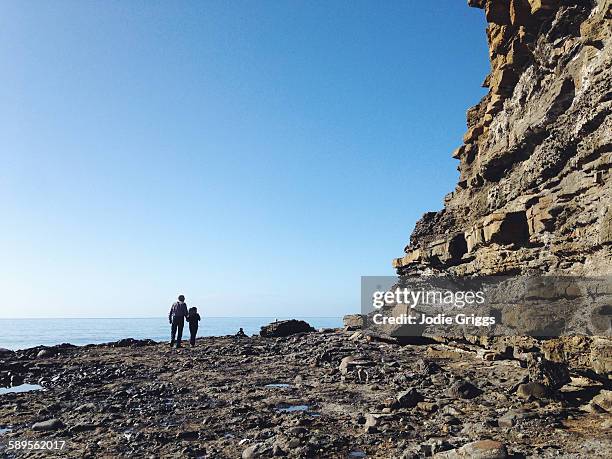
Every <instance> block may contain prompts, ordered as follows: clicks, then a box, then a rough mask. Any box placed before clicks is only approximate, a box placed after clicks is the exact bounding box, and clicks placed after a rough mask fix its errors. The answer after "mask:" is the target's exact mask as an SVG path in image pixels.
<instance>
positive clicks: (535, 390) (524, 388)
mask: <svg viewBox="0 0 612 459" xmlns="http://www.w3.org/2000/svg"><path fill="white" fill-rule="evenodd" d="M516 395H518V396H519V397H521V398H525V399H527V398H529V397H535V398H542V397H546V396H547V395H548V390H547V389H546V387H545V386H543V385H542V384H540V383H538V382H533V381H532V382H528V383H526V384H521V385H519V386H518V388H517V389H516Z"/></svg>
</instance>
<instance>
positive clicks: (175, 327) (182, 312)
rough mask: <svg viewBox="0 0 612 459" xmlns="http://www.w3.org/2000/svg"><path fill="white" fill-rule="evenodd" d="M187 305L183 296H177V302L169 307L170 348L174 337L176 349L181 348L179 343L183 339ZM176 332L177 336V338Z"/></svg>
mask: <svg viewBox="0 0 612 459" xmlns="http://www.w3.org/2000/svg"><path fill="white" fill-rule="evenodd" d="M187 314H188V311H187V304H186V303H185V296H184V295H179V297H178V301H177V302H175V303H174V304H173V305H172V306H171V307H170V313H168V320H169V321H170V325H171V326H172V327H171V330H170V346H171V347H172V345H174V343H175V339H174V338H175V337H176V347H177V348H179V347H181V341H182V339H183V327H184V326H185V318H186V317H187ZM177 332H178V336H177Z"/></svg>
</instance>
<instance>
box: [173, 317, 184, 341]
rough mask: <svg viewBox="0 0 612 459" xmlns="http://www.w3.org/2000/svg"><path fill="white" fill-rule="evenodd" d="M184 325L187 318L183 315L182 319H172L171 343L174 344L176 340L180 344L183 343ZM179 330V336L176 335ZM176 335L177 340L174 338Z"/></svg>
mask: <svg viewBox="0 0 612 459" xmlns="http://www.w3.org/2000/svg"><path fill="white" fill-rule="evenodd" d="M184 326H185V319H184V318H183V317H181V318H180V319H172V329H171V334H170V336H171V339H170V344H174V343H175V342H176V344H177V345H178V346H180V345H181V341H182V339H183V327H184ZM177 332H178V336H176V333H177ZM175 337H176V338H177V339H176V341H175V340H174V338H175Z"/></svg>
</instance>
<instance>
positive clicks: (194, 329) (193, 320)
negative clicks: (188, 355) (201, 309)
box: [187, 308, 200, 347]
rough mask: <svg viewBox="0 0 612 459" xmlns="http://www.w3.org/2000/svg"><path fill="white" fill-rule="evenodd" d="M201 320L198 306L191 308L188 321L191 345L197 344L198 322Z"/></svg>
mask: <svg viewBox="0 0 612 459" xmlns="http://www.w3.org/2000/svg"><path fill="white" fill-rule="evenodd" d="M199 321H200V314H198V308H189V314H187V322H189V334H190V335H191V336H190V338H189V343H190V344H191V346H192V347H193V346H195V341H196V335H197V334H198V326H199V324H198V322H199Z"/></svg>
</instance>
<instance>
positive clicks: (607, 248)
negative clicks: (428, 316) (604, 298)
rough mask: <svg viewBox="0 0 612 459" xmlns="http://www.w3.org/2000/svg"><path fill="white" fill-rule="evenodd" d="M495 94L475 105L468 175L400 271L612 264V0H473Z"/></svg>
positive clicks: (578, 269) (417, 237)
mask: <svg viewBox="0 0 612 459" xmlns="http://www.w3.org/2000/svg"><path fill="white" fill-rule="evenodd" d="M468 4H469V5H470V6H472V7H477V8H481V9H483V10H484V11H483V12H484V14H485V16H486V19H487V22H488V26H487V37H486V38H487V41H488V44H489V57H490V61H491V72H490V74H489V75H488V76H487V77H486V78H485V80H484V83H483V85H484V86H486V87H488V88H489V93H488V94H487V95H486V96H485V97H484V98H483V99H482V100H481V101H480V102H479V103H478V104H477V105H476V106H474V107H472V108H470V109H469V110H468V112H467V128H468V129H467V132H466V134H465V135H464V137H463V144H462V145H461V146H460V147H458V148H457V149H456V150H455V151H454V152H453V154H452V156H453V158H455V159H458V160H459V166H458V170H459V175H460V176H459V182H458V184H457V186H456V188H455V190H454V191H453V192H451V193H450V194H448V195H447V196H446V198H445V200H444V208H443V209H442V210H440V211H438V212H428V213H426V214H425V215H424V216H423V217H422V218H421V220H420V221H419V222H418V223H417V224H416V228H415V229H414V232H413V233H412V235H411V237H410V244H409V245H408V246H407V247H406V248H405V256H403V257H402V258H397V259H395V260H394V261H393V265H394V267H395V268H396V269H397V271H398V274H400V275H407V274H419V273H423V272H431V273H449V274H455V275H470V274H481V275H496V274H518V273H521V274H524V273H552V272H554V273H564V274H581V275H595V274H597V275H600V274H610V273H612V186H610V180H611V173H610V168H611V166H612V145H611V137H612V120H611V118H610V112H611V110H612V92H611V86H612V72H611V66H612V62H611V61H612V48H611V43H610V35H611V19H612V6H611V2H610V0H468Z"/></svg>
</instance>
